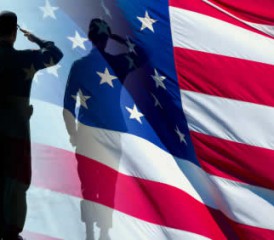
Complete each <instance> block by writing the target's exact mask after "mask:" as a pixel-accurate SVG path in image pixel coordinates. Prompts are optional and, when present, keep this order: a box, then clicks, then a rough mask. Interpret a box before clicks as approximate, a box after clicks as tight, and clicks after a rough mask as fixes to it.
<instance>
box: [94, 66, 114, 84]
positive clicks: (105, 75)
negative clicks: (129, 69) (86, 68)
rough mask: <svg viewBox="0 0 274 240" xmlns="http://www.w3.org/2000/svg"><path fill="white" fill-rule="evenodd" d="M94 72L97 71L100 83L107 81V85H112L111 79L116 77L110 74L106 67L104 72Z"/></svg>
mask: <svg viewBox="0 0 274 240" xmlns="http://www.w3.org/2000/svg"><path fill="white" fill-rule="evenodd" d="M96 73H97V74H98V75H99V76H100V78H101V81H100V84H104V83H107V84H108V85H109V86H111V87H114V86H113V83H112V81H113V80H114V79H117V77H116V76H114V75H111V74H110V73H109V71H108V69H107V68H105V72H104V73H102V72H96Z"/></svg>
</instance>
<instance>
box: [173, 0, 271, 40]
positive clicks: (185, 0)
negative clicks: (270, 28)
mask: <svg viewBox="0 0 274 240" xmlns="http://www.w3.org/2000/svg"><path fill="white" fill-rule="evenodd" d="M169 5H170V6H172V7H177V8H182V9H185V10H189V11H193V12H197V13H200V14H204V15H207V16H210V17H213V18H217V19H219V20H222V21H225V22H228V23H230V24H233V25H236V26H238V27H241V28H245V29H247V30H249V31H252V32H255V33H258V34H261V35H264V36H266V37H270V36H269V35H267V34H265V33H263V32H261V31H259V30H256V29H255V28H253V27H250V26H248V25H246V24H245V23H242V22H241V21H239V20H236V19H235V18H233V17H231V16H229V15H227V14H225V13H223V12H221V11H220V10H217V9H216V8H214V7H212V6H210V5H209V4H207V3H205V2H203V1H202V0H191V1H189V0H169ZM270 38H271V37H270Z"/></svg>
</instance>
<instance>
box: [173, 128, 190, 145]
mask: <svg viewBox="0 0 274 240" xmlns="http://www.w3.org/2000/svg"><path fill="white" fill-rule="evenodd" d="M175 132H176V133H177V134H178V136H179V139H180V143H181V142H184V143H185V145H187V142H186V140H185V135H184V134H183V133H182V132H181V131H180V130H179V128H178V126H176V129H175Z"/></svg>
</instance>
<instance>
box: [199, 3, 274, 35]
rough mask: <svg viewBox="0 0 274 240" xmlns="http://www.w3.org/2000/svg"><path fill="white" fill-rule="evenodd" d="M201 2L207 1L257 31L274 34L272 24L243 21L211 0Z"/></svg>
mask: <svg viewBox="0 0 274 240" xmlns="http://www.w3.org/2000/svg"><path fill="white" fill-rule="evenodd" d="M203 2H205V3H207V4H208V5H210V6H212V7H214V8H216V9H218V10H219V11H221V12H223V13H225V14H227V15H228V16H230V17H233V18H234V19H236V20H238V21H240V22H242V23H244V24H246V25H248V26H250V27H253V28H255V29H257V30H259V31H262V32H264V33H266V34H268V35H270V36H272V37H273V36H274V26H271V25H264V24H259V23H252V22H249V21H245V20H243V19H241V18H239V17H237V16H235V15H234V14H232V13H230V12H228V11H226V10H225V9H223V8H221V7H219V6H218V5H216V4H214V3H213V2H211V1H209V0H203Z"/></svg>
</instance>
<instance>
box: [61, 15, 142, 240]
mask: <svg viewBox="0 0 274 240" xmlns="http://www.w3.org/2000/svg"><path fill="white" fill-rule="evenodd" d="M88 37H89V40H90V41H91V42H92V44H93V48H92V50H91V52H90V53H89V54H88V55H87V56H85V57H83V58H81V59H79V60H77V61H75V62H74V63H73V65H72V67H71V71H70V74H69V78H68V81H67V86H66V93H65V98H64V112H63V115H64V120H65V124H66V128H67V131H68V133H69V136H70V142H71V144H72V145H74V146H76V159H77V164H78V174H79V178H80V181H81V190H82V195H83V199H84V200H83V201H82V203H81V215H82V216H81V217H82V221H83V222H84V223H85V226H86V240H93V239H95V238H94V225H95V224H96V225H97V227H98V228H99V229H100V237H99V239H100V240H109V239H111V237H110V233H109V231H110V229H111V228H112V224H113V209H114V207H115V189H116V182H117V177H118V172H117V171H118V167H119V160H120V158H121V156H122V151H121V139H120V137H119V134H113V130H114V131H119V132H127V127H126V123H125V122H124V120H123V119H124V117H123V112H122V109H121V106H120V101H119V99H120V97H121V91H122V87H123V85H122V84H123V82H124V80H125V79H126V77H127V75H128V74H129V73H130V72H132V71H133V70H135V69H136V68H137V67H138V66H139V65H140V64H139V62H140V60H139V56H140V55H137V54H136V52H135V51H133V50H134V49H133V48H130V46H131V47H132V46H133V45H132V43H131V42H130V41H129V39H124V38H122V37H120V36H118V35H116V34H112V33H111V29H110V27H109V25H108V24H107V23H106V22H105V21H104V20H101V19H98V18H95V19H92V20H91V22H90V25H89V32H88ZM109 39H111V40H114V41H116V42H117V43H119V44H123V45H125V47H126V48H127V51H126V52H125V53H121V54H117V55H113V54H110V53H108V52H107V51H106V46H107V43H108V40H109ZM130 44H131V45H130ZM136 49H137V48H136ZM114 89H115V90H114ZM117 99H118V102H119V104H114V101H115V103H116V102H117ZM77 103H78V104H77ZM78 106H80V107H79V109H78ZM76 119H77V120H76ZM110 122H111V124H110ZM87 126H88V127H87ZM109 130H111V131H109ZM102 139H105V140H106V139H108V140H107V141H104V140H103V141H104V143H102ZM100 146H101V147H103V148H104V149H105V150H104V151H101V152H100V150H99V147H100ZM105 151H106V152H108V151H110V152H114V153H115V157H114V156H113V157H111V156H108V154H105ZM92 159H94V160H92ZM108 166H111V168H108ZM96 203H97V204H96ZM98 203H99V204H98ZM100 204H101V205H100Z"/></svg>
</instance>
